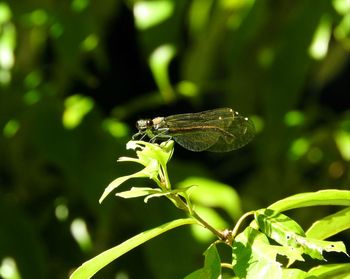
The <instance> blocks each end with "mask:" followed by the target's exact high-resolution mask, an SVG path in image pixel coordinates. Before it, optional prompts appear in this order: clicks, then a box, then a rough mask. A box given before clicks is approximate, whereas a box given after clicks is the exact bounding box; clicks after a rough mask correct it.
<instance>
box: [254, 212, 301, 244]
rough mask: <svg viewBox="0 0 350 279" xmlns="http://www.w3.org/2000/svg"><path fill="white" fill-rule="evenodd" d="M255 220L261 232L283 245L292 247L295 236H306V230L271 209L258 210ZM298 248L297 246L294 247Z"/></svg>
mask: <svg viewBox="0 0 350 279" xmlns="http://www.w3.org/2000/svg"><path fill="white" fill-rule="evenodd" d="M254 218H255V220H256V222H257V223H258V225H259V228H260V230H261V231H262V232H263V233H265V234H266V235H267V236H268V237H270V238H272V239H273V240H275V241H276V242H277V243H279V244H281V245H289V246H290V245H291V244H292V243H291V242H293V241H294V239H295V237H293V235H301V236H304V235H305V233H304V230H303V229H302V228H301V227H300V226H299V224H298V223H296V222H295V221H294V220H292V219H291V218H289V217H288V216H286V215H284V214H282V213H277V212H274V211H273V210H271V209H261V210H257V211H256V212H255V214H254ZM292 246H293V247H296V246H297V245H292Z"/></svg>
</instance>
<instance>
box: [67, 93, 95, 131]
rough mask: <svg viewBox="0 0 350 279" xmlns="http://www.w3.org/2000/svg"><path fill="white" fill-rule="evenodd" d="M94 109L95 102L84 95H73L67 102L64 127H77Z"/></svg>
mask: <svg viewBox="0 0 350 279" xmlns="http://www.w3.org/2000/svg"><path fill="white" fill-rule="evenodd" d="M93 107H94V101H93V100H92V99H91V98H89V97H84V96H82V95H79V94H77V95H73V96H70V97H68V98H67V99H66V100H65V111H64V113H63V125H64V127H65V128H67V129H74V128H75V127H77V126H78V125H79V124H80V122H81V121H82V119H83V118H84V116H85V115H86V114H87V113H89V112H90V111H91V110H92V108H93Z"/></svg>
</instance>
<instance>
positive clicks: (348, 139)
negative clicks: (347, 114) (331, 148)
mask: <svg viewBox="0 0 350 279" xmlns="http://www.w3.org/2000/svg"><path fill="white" fill-rule="evenodd" d="M335 142H336V144H337V146H338V149H339V152H340V154H341V156H342V157H343V159H344V160H347V161H350V132H347V131H343V130H340V131H338V132H337V133H335Z"/></svg>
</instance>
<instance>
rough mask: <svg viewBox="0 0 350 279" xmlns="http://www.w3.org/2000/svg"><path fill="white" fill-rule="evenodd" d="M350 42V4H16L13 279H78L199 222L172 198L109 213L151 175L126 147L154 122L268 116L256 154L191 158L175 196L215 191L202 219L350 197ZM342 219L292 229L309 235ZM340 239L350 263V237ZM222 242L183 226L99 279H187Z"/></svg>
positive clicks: (4, 62)
mask: <svg viewBox="0 0 350 279" xmlns="http://www.w3.org/2000/svg"><path fill="white" fill-rule="evenodd" d="M349 34H350V4H349V1H347V0H333V1H329V0H320V1H272V0H270V1H267V0H259V1H257V0H220V1H213V0H192V1H187V0H177V1H175V0H159V1H132V0H129V1H127V0H125V1H117V0H101V1H93V0H60V1H55V0H26V1H20V0H11V1H1V0H0V216H1V225H0V277H3V278H67V276H68V274H69V273H70V272H71V271H72V270H74V269H75V268H76V267H77V266H79V265H80V264H81V263H83V262H84V261H85V260H87V259H90V258H91V257H93V256H95V255H97V254H99V253H101V252H102V251H104V250H106V249H108V248H110V247H112V246H114V245H117V244H118V243H121V242H122V241H124V240H126V239H127V238H129V237H131V236H133V235H135V234H137V233H139V232H141V231H143V230H145V229H148V228H152V227H155V226H158V225H160V224H162V223H164V222H167V221H170V220H172V219H174V218H178V217H183V215H182V214H181V212H177V210H175V209H173V206H172V205H171V204H170V203H169V202H167V201H165V200H162V199H159V200H158V199H154V200H150V201H149V203H148V204H144V203H143V201H142V199H135V200H122V199H120V198H114V197H113V196H109V197H108V198H107V199H106V201H105V202H104V203H103V204H102V205H100V204H98V199H99V198H100V196H101V194H102V192H103V190H104V188H105V187H106V186H107V185H108V183H109V182H110V181H112V180H113V179H114V178H116V177H118V176H122V175H126V174H130V173H132V171H136V170H138V168H137V166H133V165H130V164H129V163H118V164H117V163H116V159H117V158H118V157H120V156H125V155H129V156H133V153H132V152H131V151H126V150H125V144H126V142H127V141H128V140H129V139H130V138H131V135H132V134H133V133H135V132H136V129H135V128H134V123H135V121H136V120H137V119H139V118H141V117H155V116H161V115H164V116H165V115H170V114H175V113H185V112H197V111H201V110H206V109H211V108H217V107H232V108H234V109H235V110H238V111H239V112H240V113H241V114H243V115H246V116H250V117H252V119H253V120H254V122H255V124H256V129H257V135H256V137H255V139H254V140H253V142H251V143H250V144H249V145H247V146H246V147H244V148H242V149H240V150H237V151H235V152H230V153H225V154H214V153H208V152H203V153H193V152H190V151H187V150H184V149H183V148H181V147H180V146H178V145H177V146H176V147H175V153H174V156H173V159H172V161H171V162H170V166H169V172H170V176H171V181H172V182H173V184H174V185H176V184H177V185H187V186H189V185H192V184H197V185H199V187H196V188H197V190H196V191H199V195H200V196H201V195H202V196H201V197H199V199H198V200H199V201H201V202H202V203H203V204H202V205H204V206H208V207H209V209H210V208H211V209H215V208H220V207H221V208H220V209H219V210H218V211H210V210H207V212H205V211H203V214H204V216H206V214H207V216H208V218H209V219H210V218H211V219H212V220H213V222H214V223H215V222H216V223H217V224H219V225H222V226H224V227H225V226H226V227H232V226H233V224H234V219H236V218H237V217H239V215H240V214H242V212H245V211H247V210H252V209H258V208H261V207H266V206H268V205H269V204H271V203H273V202H275V201H277V200H278V199H281V198H284V197H286V196H288V195H292V194H296V193H300V192H305V191H316V190H319V189H326V188H338V189H350V187H349V186H350V182H349V176H350V171H349V161H350V94H349V88H350V87H349V85H350V63H349V51H350V35H349ZM218 183H221V184H218ZM201 185H203V188H202V189H201V187H200V186H201ZM128 186H129V187H130V186H151V185H150V181H142V180H139V181H134V182H133V183H129V184H128V185H125V186H123V188H122V189H123V190H126V189H127V187H128ZM231 187H232V188H231ZM233 189H235V190H236V191H237V194H238V196H239V197H240V200H238V199H235V195H236V192H234V190H233ZM222 193H227V195H224V197H226V198H227V197H232V199H229V200H227V199H226V200H225V202H224V205H220V198H222V197H223V195H222ZM208 195H210V197H213V199H214V202H211V201H208V202H207V203H206V201H205V197H206V196H207V197H208ZM220 195H221V196H220ZM215 198H216V200H215ZM199 206H200V205H198V208H199ZM334 210H338V209H334V208H327V207H323V208H317V210H315V209H313V208H309V209H306V210H300V211H296V212H290V216H291V217H293V218H295V219H296V220H297V221H298V222H300V224H302V225H303V226H304V228H307V226H309V225H310V224H311V223H312V222H313V220H315V219H316V218H319V217H322V216H325V215H326V214H329V213H332V212H334ZM214 212H218V213H217V215H215V214H214ZM218 214H219V215H218ZM215 220H216V221H215ZM216 223H215V224H216ZM337 239H340V240H343V241H345V243H346V244H347V245H348V249H349V239H350V235H349V233H348V234H342V235H340V236H339V237H338V238H337ZM211 240H212V239H211ZM209 242H210V239H208V238H207V237H203V236H202V237H201V236H200V234H198V233H197V234H196V233H195V231H193V230H191V229H190V228H179V229H177V230H175V231H173V232H170V233H169V234H166V235H164V236H161V237H160V238H157V239H155V240H152V241H151V242H150V243H147V244H146V245H144V246H142V247H139V248H137V249H135V250H134V251H132V252H131V253H129V254H127V255H124V256H123V257H122V258H120V260H118V261H116V262H113V263H112V264H110V265H109V266H108V267H107V268H105V269H104V270H103V271H102V272H100V273H98V276H97V277H96V278H117V279H125V278H182V277H183V276H185V275H186V274H188V273H190V272H191V271H194V270H195V269H197V268H199V267H200V266H201V265H202V261H203V258H202V252H203V251H204V249H205V247H207V245H208V243H209ZM11 271H12V272H14V273H12V277H11ZM16 272H17V273H16ZM16 276H17V277H16ZM19 276H20V277H19Z"/></svg>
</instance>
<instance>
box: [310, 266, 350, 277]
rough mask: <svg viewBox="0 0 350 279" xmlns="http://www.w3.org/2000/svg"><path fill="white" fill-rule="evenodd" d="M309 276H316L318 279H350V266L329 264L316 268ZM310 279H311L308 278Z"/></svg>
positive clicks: (311, 270)
mask: <svg viewBox="0 0 350 279" xmlns="http://www.w3.org/2000/svg"><path fill="white" fill-rule="evenodd" d="M307 275H309V276H315V277H317V278H318V279H328V278H332V279H349V278H350V264H349V263H345V264H327V265H320V266H317V267H314V268H312V269H310V270H309V272H308V273H307ZM308 278H309V277H308Z"/></svg>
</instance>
